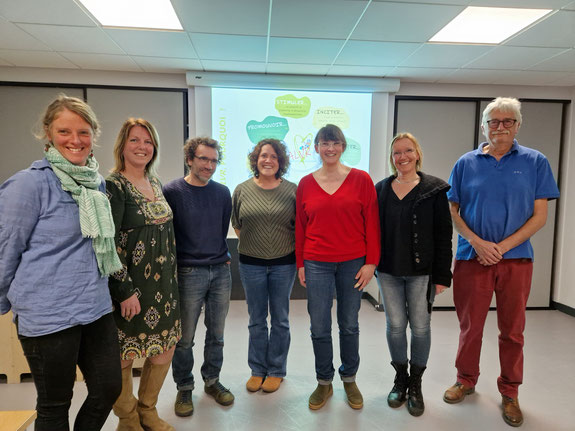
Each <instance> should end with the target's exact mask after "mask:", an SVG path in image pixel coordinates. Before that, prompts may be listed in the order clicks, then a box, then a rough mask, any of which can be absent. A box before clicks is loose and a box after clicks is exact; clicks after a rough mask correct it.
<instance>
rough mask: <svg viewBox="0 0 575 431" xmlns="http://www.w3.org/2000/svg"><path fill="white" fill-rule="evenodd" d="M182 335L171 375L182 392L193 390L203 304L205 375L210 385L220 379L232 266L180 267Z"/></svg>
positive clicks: (203, 375)
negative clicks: (197, 334)
mask: <svg viewBox="0 0 575 431" xmlns="http://www.w3.org/2000/svg"><path fill="white" fill-rule="evenodd" d="M178 287H179V290H180V310H181V314H182V338H181V339H180V341H179V342H178V344H177V345H176V351H175V352H174V357H173V359H172V375H173V377H174V382H176V385H177V387H178V390H179V391H184V390H193V389H194V375H193V373H192V369H193V367H194V351H193V347H194V337H195V335H196V327H197V325H198V319H199V318H200V313H201V310H202V306H204V307H205V309H204V324H205V325H206V340H205V343H204V363H203V365H202V368H201V373H202V378H203V379H204V382H205V383H206V385H208V386H211V385H213V384H214V383H215V382H217V381H218V379H219V378H220V371H221V369H222V364H223V362H224V327H225V323H226V316H227V315H228V309H229V308H230V295H231V292H232V276H231V273H230V265H228V264H227V263H221V264H216V265H205V266H184V267H179V268H178Z"/></svg>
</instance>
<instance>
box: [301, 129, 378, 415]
mask: <svg viewBox="0 0 575 431" xmlns="http://www.w3.org/2000/svg"><path fill="white" fill-rule="evenodd" d="M346 146H347V143H346V140H345V137H344V135H343V132H342V131H341V129H340V128H339V127H337V126H334V125H332V124H328V125H327V126H325V127H323V128H321V129H320V130H319V132H318V133H317V135H316V137H315V151H316V152H317V153H318V154H319V156H320V158H321V161H322V166H321V168H320V169H318V170H317V171H315V172H313V173H312V174H309V175H307V176H305V177H303V178H302V179H301V181H300V183H299V186H298V189H297V198H296V261H297V267H298V277H299V281H300V283H301V284H302V285H303V286H305V287H307V298H308V312H309V315H310V320H311V338H312V342H313V350H314V354H315V369H316V376H317V380H318V386H317V388H316V390H315V391H314V392H313V393H312V394H311V396H310V398H309V408H310V409H312V410H317V409H319V408H321V407H323V406H324V405H325V403H326V401H327V400H328V398H329V397H330V396H331V395H332V393H333V388H332V385H331V382H332V380H333V376H334V368H333V345H332V339H331V308H332V305H333V297H334V291H335V294H336V297H337V321H338V325H339V343H340V356H341V362H342V364H341V366H340V367H339V374H340V376H341V379H342V381H343V385H344V388H345V392H346V395H347V400H348V403H349V405H350V406H351V407H352V408H354V409H360V408H362V407H363V397H362V395H361V392H360V391H359V389H358V387H357V385H356V384H355V374H356V373H357V369H358V367H359V323H358V313H359V308H360V305H361V295H362V290H363V288H364V287H365V286H366V285H367V284H368V283H369V281H370V280H371V278H372V277H373V274H374V272H375V268H376V265H377V263H378V262H379V254H380V240H379V239H380V238H379V213H378V207H377V197H376V193H375V187H374V185H373V182H372V180H371V178H370V177H369V175H368V174H367V173H366V172H364V171H360V170H358V169H353V168H350V167H348V166H345V165H343V164H342V163H341V161H340V158H341V155H342V153H343V152H344V151H345V148H346Z"/></svg>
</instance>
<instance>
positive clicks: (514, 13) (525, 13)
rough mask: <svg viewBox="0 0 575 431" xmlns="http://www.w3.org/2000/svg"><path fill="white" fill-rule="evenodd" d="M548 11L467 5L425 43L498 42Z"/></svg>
mask: <svg viewBox="0 0 575 431" xmlns="http://www.w3.org/2000/svg"><path fill="white" fill-rule="evenodd" d="M549 12H551V9H516V8H501V7H474V6H470V7H468V8H466V9H465V10H464V11H463V12H461V13H460V14H459V15H457V16H456V17H455V18H454V19H453V20H452V21H451V22H450V23H449V24H447V25H446V26H445V27H443V28H442V29H441V30H440V31H439V32H438V33H437V34H436V35H435V36H433V37H432V38H431V39H429V42H443V43H484V44H498V43H501V42H503V41H504V40H506V39H508V38H509V37H511V36H512V35H514V34H515V33H517V32H518V31H520V30H522V29H524V28H525V27H527V26H529V25H531V24H532V23H534V22H535V21H537V20H538V19H540V18H542V17H544V16H545V15H547V14H548V13H549Z"/></svg>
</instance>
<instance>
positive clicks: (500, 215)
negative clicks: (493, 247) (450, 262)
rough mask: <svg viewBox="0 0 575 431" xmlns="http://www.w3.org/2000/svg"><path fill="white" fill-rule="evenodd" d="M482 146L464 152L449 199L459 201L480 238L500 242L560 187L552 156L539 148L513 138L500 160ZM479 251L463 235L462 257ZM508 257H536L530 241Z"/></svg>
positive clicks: (459, 250)
mask: <svg viewBox="0 0 575 431" xmlns="http://www.w3.org/2000/svg"><path fill="white" fill-rule="evenodd" d="M484 145H487V142H484V143H482V144H481V145H480V146H479V148H478V149H476V150H474V151H470V152H469V153H467V154H464V155H463V156H462V157H461V158H460V159H459V160H458V161H457V162H456V163H455V166H454V167H453V170H452V171H451V175H450V177H449V184H450V185H451V189H450V190H449V191H448V192H447V198H448V199H449V200H450V201H451V202H456V203H458V204H459V214H460V215H461V217H462V218H463V220H464V221H465V223H466V224H467V226H468V227H469V228H470V229H471V230H472V231H473V232H474V233H475V234H477V235H478V236H479V237H480V238H482V239H484V240H486V241H491V242H494V243H498V242H500V241H502V240H503V239H505V238H507V237H508V236H510V235H511V234H513V233H514V232H516V231H517V230H518V229H519V228H520V227H521V226H523V225H524V224H525V222H526V221H527V220H528V219H529V218H530V217H531V216H532V215H533V207H534V204H535V200H536V199H544V198H545V199H556V198H558V197H559V189H558V188H557V184H556V182H555V180H554V178H553V172H552V171H551V166H549V162H548V161H547V158H546V157H545V156H544V155H543V154H541V153H540V152H539V151H536V150H533V149H531V148H527V147H522V146H521V145H519V144H518V143H517V141H514V142H513V145H512V147H511V149H510V150H509V152H508V153H507V154H505V155H504V156H503V157H502V158H501V159H500V160H499V161H497V159H495V157H493V156H491V155H489V154H484V153H483V150H482V148H483V146H484ZM475 256H476V253H475V250H473V247H472V246H471V244H469V242H468V241H467V240H466V239H465V238H463V237H462V236H461V235H458V240H457V253H456V256H455V258H456V259H458V260H470V259H473V258H475ZM503 258H504V259H519V258H529V259H533V247H532V246H531V242H530V241H529V240H527V241H525V242H524V243H522V244H519V245H518V246H517V247H515V248H512V249H511V250H509V251H508V252H507V253H505V254H504V255H503Z"/></svg>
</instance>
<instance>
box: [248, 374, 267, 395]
mask: <svg viewBox="0 0 575 431" xmlns="http://www.w3.org/2000/svg"><path fill="white" fill-rule="evenodd" d="M263 382H264V378H263V377H261V376H251V377H250V378H249V380H248V382H247V383H246V389H247V390H248V391H250V392H257V391H259V390H260V388H261V387H262V383H263Z"/></svg>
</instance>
